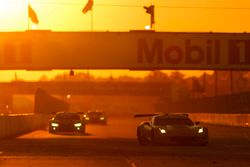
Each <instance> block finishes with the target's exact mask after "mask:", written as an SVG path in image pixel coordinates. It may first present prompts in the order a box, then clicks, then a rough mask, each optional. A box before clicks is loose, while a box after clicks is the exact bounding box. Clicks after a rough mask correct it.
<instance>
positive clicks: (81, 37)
mask: <svg viewBox="0 0 250 167" xmlns="http://www.w3.org/2000/svg"><path fill="white" fill-rule="evenodd" d="M0 69H4V70H7V69H27V70H49V69H134V70H154V69H194V70H215V69H221V70H227V69H230V70H249V69H250V34H248V33H186V32H147V31H135V32H50V31H27V32H1V33H0Z"/></svg>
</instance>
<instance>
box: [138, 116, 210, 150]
mask: <svg viewBox="0 0 250 167" xmlns="http://www.w3.org/2000/svg"><path fill="white" fill-rule="evenodd" d="M142 116H151V120H150V121H145V122H142V123H141V124H140V125H139V126H138V127H137V139H138V142H139V143H140V144H141V145H144V144H147V143H170V144H171V143H172V144H174V143H175V144H197V145H204V146H205V145H207V144H208V129H207V128H206V127H204V126H201V125H199V124H200V123H199V122H195V123H194V122H193V121H192V120H191V119H190V118H189V117H188V115H187V114H164V115H157V114H151V115H135V117H142Z"/></svg>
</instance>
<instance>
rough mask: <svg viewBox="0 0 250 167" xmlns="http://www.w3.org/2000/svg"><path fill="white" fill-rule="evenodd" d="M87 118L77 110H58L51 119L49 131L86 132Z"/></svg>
mask: <svg viewBox="0 0 250 167" xmlns="http://www.w3.org/2000/svg"><path fill="white" fill-rule="evenodd" d="M85 125H86V123H85V120H84V119H82V118H81V116H80V115H79V114H78V113H76V112H58V113H56V114H55V116H54V117H53V118H52V119H51V120H50V121H49V132H50V133H58V132H77V133H80V134H84V133H85Z"/></svg>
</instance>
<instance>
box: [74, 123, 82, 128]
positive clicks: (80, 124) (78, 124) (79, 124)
mask: <svg viewBox="0 0 250 167" xmlns="http://www.w3.org/2000/svg"><path fill="white" fill-rule="evenodd" d="M74 126H75V127H80V126H82V123H76V124H74Z"/></svg>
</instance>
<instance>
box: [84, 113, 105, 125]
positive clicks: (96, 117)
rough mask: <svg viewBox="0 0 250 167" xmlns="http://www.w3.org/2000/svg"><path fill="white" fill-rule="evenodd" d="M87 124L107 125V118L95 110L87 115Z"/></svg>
mask: <svg viewBox="0 0 250 167" xmlns="http://www.w3.org/2000/svg"><path fill="white" fill-rule="evenodd" d="M84 117H85V121H86V123H94V124H107V117H106V116H105V113H104V112H103V111H99V110H93V111H88V112H87V113H86V114H85V116H84Z"/></svg>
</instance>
